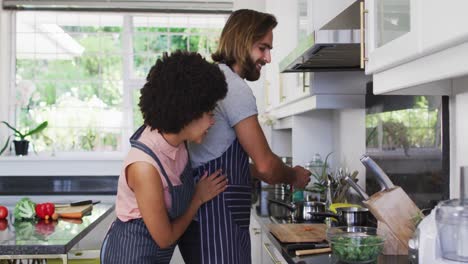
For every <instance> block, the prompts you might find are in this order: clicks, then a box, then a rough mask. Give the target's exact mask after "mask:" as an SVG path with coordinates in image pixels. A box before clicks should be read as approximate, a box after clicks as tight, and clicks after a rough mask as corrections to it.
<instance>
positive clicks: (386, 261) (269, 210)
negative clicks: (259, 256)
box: [252, 188, 409, 264]
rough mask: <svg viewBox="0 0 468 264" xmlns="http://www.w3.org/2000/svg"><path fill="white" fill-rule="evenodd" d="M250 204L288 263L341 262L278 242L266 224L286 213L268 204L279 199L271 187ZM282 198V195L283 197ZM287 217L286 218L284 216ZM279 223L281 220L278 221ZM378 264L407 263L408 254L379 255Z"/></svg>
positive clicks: (274, 205)
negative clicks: (297, 252) (300, 253)
mask: <svg viewBox="0 0 468 264" xmlns="http://www.w3.org/2000/svg"><path fill="white" fill-rule="evenodd" d="M254 197H257V198H256V199H255V200H256V201H254V204H253V205H252V207H253V210H252V214H253V215H254V217H255V218H256V219H257V221H258V222H259V223H260V225H261V226H262V230H263V232H265V233H266V234H267V236H268V238H269V239H270V240H271V243H272V245H273V246H274V247H276V249H277V250H278V251H279V252H281V254H282V256H283V257H284V259H285V260H286V261H287V262H288V263H290V264H296V263H297V264H324V263H333V264H339V263H343V262H340V261H338V259H336V257H335V256H334V255H333V254H317V255H307V256H301V257H300V256H296V255H295V253H294V251H288V250H287V248H286V246H287V244H285V243H281V242H279V241H278V240H277V239H276V238H275V237H274V236H273V235H272V234H271V233H270V232H269V229H268V227H267V226H266V225H267V224H271V223H275V222H278V221H277V220H278V219H280V220H283V221H284V222H287V220H284V218H283V217H281V216H282V214H284V213H286V212H287V210H285V209H284V208H282V207H277V205H276V204H271V205H270V204H269V202H268V198H276V199H281V198H282V197H281V196H278V195H276V196H275V193H274V191H273V190H272V189H268V188H265V189H262V190H261V192H260V193H259V195H258V196H254ZM283 198H284V197H283ZM286 219H287V218H286ZM280 223H281V222H280ZM377 263H378V264H402V263H405V264H406V263H409V260H408V256H406V255H404V256H384V255H381V256H380V257H379V259H378V261H377Z"/></svg>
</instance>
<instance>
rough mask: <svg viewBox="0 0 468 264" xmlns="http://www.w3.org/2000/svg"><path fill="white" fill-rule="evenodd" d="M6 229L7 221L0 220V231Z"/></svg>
mask: <svg viewBox="0 0 468 264" xmlns="http://www.w3.org/2000/svg"><path fill="white" fill-rule="evenodd" d="M7 227H8V220H6V219H0V231H3V230H5V229H7Z"/></svg>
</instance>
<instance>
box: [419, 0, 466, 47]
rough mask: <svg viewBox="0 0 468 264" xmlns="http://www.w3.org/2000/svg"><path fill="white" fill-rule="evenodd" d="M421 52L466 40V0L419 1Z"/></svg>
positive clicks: (450, 45)
mask: <svg viewBox="0 0 468 264" xmlns="http://www.w3.org/2000/svg"><path fill="white" fill-rule="evenodd" d="M421 2H422V3H421V19H420V20H421V26H422V32H421V38H422V40H421V43H422V50H423V53H426V52H434V51H438V50H444V49H446V48H448V47H452V46H455V45H458V44H460V43H463V42H467V41H468V26H467V25H468V16H467V15H466V10H468V1H466V0H451V1H447V2H445V1H442V2H441V1H436V0H422V1H421Z"/></svg>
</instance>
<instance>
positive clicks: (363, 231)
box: [327, 226, 385, 263]
mask: <svg viewBox="0 0 468 264" xmlns="http://www.w3.org/2000/svg"><path fill="white" fill-rule="evenodd" d="M327 239H328V241H329V242H330V245H331V248H332V253H333V255H334V256H336V257H337V258H338V259H339V260H340V261H342V262H346V263H371V262H375V261H376V260H377V258H378V257H379V255H380V254H381V253H382V250H383V245H384V242H385V238H384V237H383V236H381V235H378V234H377V229H376V228H373V227H366V226H343V227H331V228H329V229H328V230H327Z"/></svg>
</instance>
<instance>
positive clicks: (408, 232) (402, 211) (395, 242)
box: [364, 186, 422, 255]
mask: <svg viewBox="0 0 468 264" xmlns="http://www.w3.org/2000/svg"><path fill="white" fill-rule="evenodd" d="M364 204H365V205H366V207H367V208H369V211H371V213H372V214H373V215H374V216H375V218H377V220H379V226H378V229H379V230H378V231H379V233H380V234H385V235H386V237H387V240H386V241H385V244H384V252H385V253H386V254H389V255H401V254H403V255H406V254H408V241H409V239H410V238H411V236H412V235H413V233H414V231H415V229H416V223H417V218H419V217H421V216H422V213H421V211H420V210H419V208H418V207H417V206H416V204H414V202H413V201H412V200H411V198H409V196H408V195H407V194H406V192H405V191H403V189H402V188H401V187H398V186H396V187H395V188H392V189H390V190H384V191H380V192H377V193H375V194H373V195H372V196H371V197H370V198H369V200H367V201H364ZM402 247H403V248H402Z"/></svg>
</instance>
